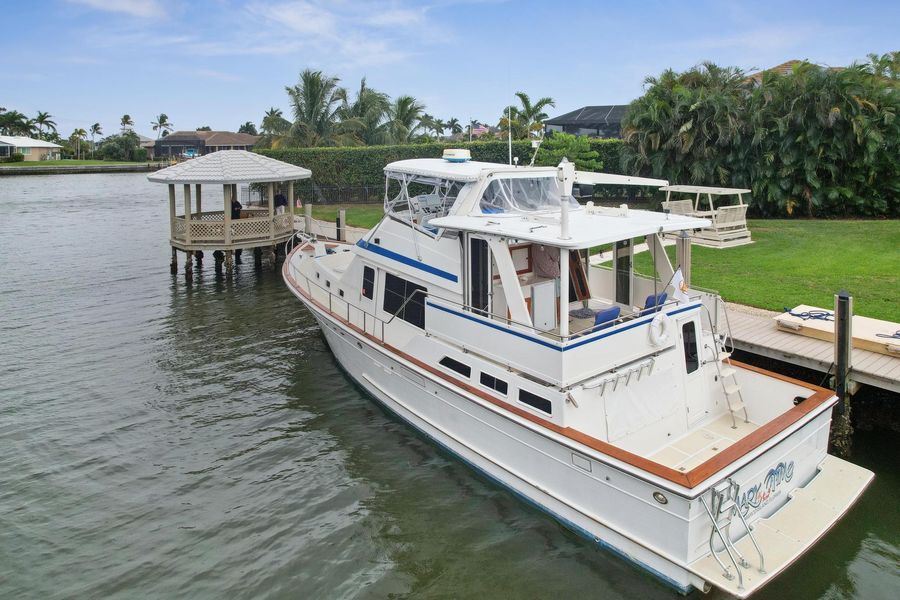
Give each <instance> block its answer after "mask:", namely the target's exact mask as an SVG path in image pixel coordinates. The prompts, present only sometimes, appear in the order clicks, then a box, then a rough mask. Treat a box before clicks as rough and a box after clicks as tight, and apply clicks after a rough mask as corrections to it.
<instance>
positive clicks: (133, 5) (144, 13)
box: [68, 0, 166, 18]
mask: <svg viewBox="0 0 900 600" xmlns="http://www.w3.org/2000/svg"><path fill="white" fill-rule="evenodd" d="M68 1H69V2H71V3H72V4H81V5H82V6H87V7H89V8H93V9H96V10H105V11H108V12H118V13H125V14H126V15H131V16H132V17H148V18H156V17H163V16H165V14H166V11H165V9H164V8H163V5H162V3H161V2H160V0H68Z"/></svg>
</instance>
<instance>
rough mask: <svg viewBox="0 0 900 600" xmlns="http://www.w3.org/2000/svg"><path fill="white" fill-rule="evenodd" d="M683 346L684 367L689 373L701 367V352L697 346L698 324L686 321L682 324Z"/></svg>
mask: <svg viewBox="0 0 900 600" xmlns="http://www.w3.org/2000/svg"><path fill="white" fill-rule="evenodd" d="M681 339H682V346H683V347H684V369H685V371H686V372H687V373H688V374H691V373H694V372H695V371H696V370H697V369H699V368H700V352H699V349H698V347H697V324H696V323H694V321H686V322H685V323H684V324H682V326H681Z"/></svg>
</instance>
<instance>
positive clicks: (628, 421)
mask: <svg viewBox="0 0 900 600" xmlns="http://www.w3.org/2000/svg"><path fill="white" fill-rule="evenodd" d="M452 158H453V160H452V161H451V160H442V159H416V160H403V161H399V162H395V163H391V164H389V165H387V167H386V168H385V174H386V177H387V184H388V185H387V188H386V189H387V192H386V199H385V216H384V218H383V219H382V220H381V221H380V222H379V223H378V225H377V226H375V227H374V228H373V229H371V230H370V231H369V232H368V234H367V235H366V236H365V237H364V238H363V239H362V240H360V241H359V242H358V243H356V244H343V243H339V242H330V241H322V240H313V239H304V240H302V241H301V243H299V244H298V245H297V247H295V248H294V249H293V250H292V252H291V253H290V254H289V257H288V259H287V260H286V261H285V263H284V267H283V273H284V277H285V280H286V283H287V285H288V286H289V288H290V290H291V291H292V292H293V293H294V294H295V295H296V296H297V298H298V299H299V300H300V301H301V302H302V303H303V304H304V305H305V306H306V307H307V308H308V309H309V311H310V312H311V313H312V314H313V315H314V317H315V318H316V320H317V321H318V323H319V325H320V326H321V328H322V331H323V332H324V335H325V338H326V340H327V342H328V344H329V346H330V348H331V349H332V351H333V352H334V355H335V356H336V358H337V360H338V361H339V363H340V364H341V365H342V367H343V368H344V369H345V370H346V371H347V373H348V374H349V375H350V376H351V377H352V378H353V379H354V380H355V381H356V382H357V383H358V384H359V385H361V386H362V387H363V388H364V389H365V390H366V391H367V392H368V393H369V394H371V396H372V397H373V398H375V399H376V400H377V401H378V402H380V403H381V404H383V405H384V406H385V407H387V408H388V409H389V410H390V411H391V412H393V413H395V414H396V415H398V416H399V417H400V418H401V419H403V420H404V421H406V422H407V423H409V424H410V425H411V426H413V427H414V428H416V429H417V430H419V431H420V432H421V433H423V434H424V435H425V436H427V437H428V438H430V439H432V440H433V441H434V442H435V443H436V444H438V445H440V446H442V447H444V448H445V449H447V450H449V451H450V452H451V453H453V454H454V455H456V456H457V457H459V458H460V459H461V460H463V461H465V462H466V463H468V464H469V465H471V466H472V467H474V468H475V469H478V470H479V471H481V472H482V473H484V474H486V475H487V476H488V477H490V478H491V479H493V480H494V481H496V482H498V483H499V484H501V485H503V486H505V487H507V488H509V489H510V490H512V491H513V492H514V493H516V494H517V495H519V496H521V497H522V498H524V499H525V500H527V501H528V502H530V503H532V504H534V505H536V506H538V507H540V508H541V509H543V510H544V511H546V512H547V513H549V514H550V515H552V516H553V517H554V518H556V519H558V520H559V521H560V522H562V523H563V524H565V525H566V526H568V527H570V528H571V529H572V530H574V531H576V532H578V533H579V534H581V535H583V536H584V537H585V538H587V539H588V540H591V541H592V542H593V543H596V544H598V545H599V546H601V547H603V548H605V549H608V550H611V551H612V552H613V553H614V554H616V555H618V556H619V557H621V558H623V559H626V560H629V561H633V562H634V563H637V564H638V565H640V566H642V567H643V568H645V569H646V570H647V571H649V572H650V573H652V574H653V575H655V576H656V577H658V578H660V579H662V580H663V581H665V582H667V583H668V584H670V585H671V586H673V587H674V588H676V589H677V590H679V591H681V592H685V593H686V592H688V591H690V590H691V589H692V588H699V589H702V590H704V591H705V590H708V589H710V587H711V586H715V587H718V588H721V589H723V590H725V591H726V592H729V593H731V594H733V595H735V596H738V597H746V596H748V595H750V594H751V593H753V592H754V591H755V590H757V589H758V588H759V587H760V586H762V585H764V584H765V583H766V582H767V581H769V580H771V579H772V578H773V577H775V576H777V575H778V574H779V573H781V572H782V571H783V570H785V569H787V568H788V566H789V565H790V564H791V563H792V562H793V561H794V560H796V559H797V558H798V557H799V556H801V555H802V554H803V553H804V552H806V551H807V550H808V549H809V548H810V547H811V546H813V545H814V544H815V543H816V541H817V540H819V538H821V537H822V536H823V535H824V534H825V532H827V531H828V529H829V528H830V527H831V526H832V525H834V524H835V523H836V522H837V521H838V520H839V519H840V518H841V516H842V515H843V514H844V513H845V512H846V511H847V510H848V509H849V508H850V507H851V506H852V505H853V504H854V502H855V501H856V500H857V499H858V498H859V496H860V495H861V494H862V493H863V491H864V489H865V488H866V486H867V485H868V484H869V483H870V481H871V480H872V478H873V474H872V473H871V472H869V471H867V470H865V469H862V468H860V467H857V466H855V465H853V464H850V463H848V462H845V461H844V460H841V459H838V458H836V457H833V456H830V455H829V454H828V453H827V448H828V437H829V426H830V422H831V410H832V407H833V406H834V405H835V403H836V402H837V398H836V397H835V395H834V394H833V392H831V391H830V390H827V389H823V388H820V387H817V386H815V385H811V384H808V383H805V382H802V381H798V380H795V379H791V378H788V377H784V376H781V375H778V374H775V373H772V372H768V371H765V370H763V369H760V368H757V367H753V366H750V365H747V364H742V363H739V362H737V361H735V360H732V359H731V353H730V347H729V337H728V328H727V320H726V317H725V314H724V309H723V305H722V302H721V299H720V298H719V297H718V295H717V294H714V293H711V292H706V291H702V290H698V289H693V288H691V287H689V286H688V285H686V284H685V283H684V281H683V278H682V273H683V272H685V271H686V267H687V264H686V261H687V260H689V255H690V252H689V250H690V245H689V244H690V242H689V241H688V240H687V236H686V235H684V236H682V237H681V238H680V239H679V242H678V243H679V247H678V252H677V253H676V254H677V255H678V256H679V260H680V262H681V263H682V264H680V265H675V266H674V267H673V265H672V264H671V262H670V260H669V258H668V256H667V254H666V252H665V249H664V246H663V238H664V236H669V237H671V236H672V235H677V234H678V233H679V232H689V231H693V230H695V229H699V228H703V227H705V226H708V225H709V222H708V221H706V220H704V219H701V218H697V217H694V216H686V215H677V214H666V213H657V212H649V211H643V210H633V209H630V208H628V207H626V206H624V205H623V206H621V207H617V208H605V207H599V206H593V205H592V204H591V203H588V205H586V206H582V205H579V204H578V203H577V202H576V201H574V200H573V199H572V188H573V185H574V184H575V183H579V184H614V185H640V186H655V187H660V186H664V185H667V182H665V181H661V180H652V179H642V178H634V177H625V176H619V175H609V174H600V173H582V172H578V171H576V170H575V168H574V166H573V165H572V164H570V163H568V162H565V161H564V162H563V163H562V164H561V165H560V166H559V167H519V166H506V165H500V164H493V163H483V162H475V161H471V160H464V157H463V159H462V160H461V159H460V156H459V153H458V152H457V153H455V154H454V155H453V156H452ZM638 244H646V245H647V251H646V252H645V253H643V254H641V255H638V260H635V246H636V245H638ZM600 253H607V255H608V256H611V258H612V260H611V262H609V263H608V264H597V263H595V262H592V261H591V257H592V256H595V255H598V254H600ZM610 253H611V254H610ZM636 263H637V264H638V265H639V266H640V265H645V266H643V267H641V268H638V269H637V270H636V269H635V264H636ZM642 273H643V274H642Z"/></svg>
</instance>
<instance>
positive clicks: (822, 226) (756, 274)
mask: <svg viewBox="0 0 900 600" xmlns="http://www.w3.org/2000/svg"><path fill="white" fill-rule="evenodd" d="M749 227H750V232H751V235H752V236H753V242H754V243H753V244H750V245H748V246H739V247H736V248H726V249H722V250H717V249H712V248H702V247H699V246H694V247H693V249H692V262H693V270H692V275H691V280H692V281H691V282H692V283H693V284H695V285H697V286H699V287H703V288H708V289H713V290H717V291H718V292H719V293H720V294H722V297H723V298H724V299H725V300H728V301H731V302H738V303H740V304H747V305H749V306H756V307H759V308H767V309H770V310H782V309H783V308H784V307H786V306H787V307H794V306H796V305H798V304H808V305H811V306H819V307H822V308H832V307H833V306H834V294H835V293H836V292H838V291H839V290H842V289H845V290H847V291H849V292H850V294H852V295H853V309H854V313H855V314H858V315H863V316H866V317H873V318H876V319H885V320H888V321H895V322H900V221H897V220H893V221H806V220H802V221H801V220H797V221H777V220H771V221H769V220H767V221H763V220H759V221H756V220H754V221H750V222H749ZM667 250H668V252H669V257H670V259H672V260H673V261H674V255H675V249H674V247H671V248H668V249H667ZM649 266H650V263H649V254H648V253H644V255H642V256H638V257H636V259H635V267H636V268H637V269H639V270H641V271H643V272H649V270H650V268H649Z"/></svg>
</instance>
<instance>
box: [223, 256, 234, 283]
mask: <svg viewBox="0 0 900 600" xmlns="http://www.w3.org/2000/svg"><path fill="white" fill-rule="evenodd" d="M232 275H234V250H226V251H225V276H226V277H228V278H229V279H230V278H231V276H232Z"/></svg>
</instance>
